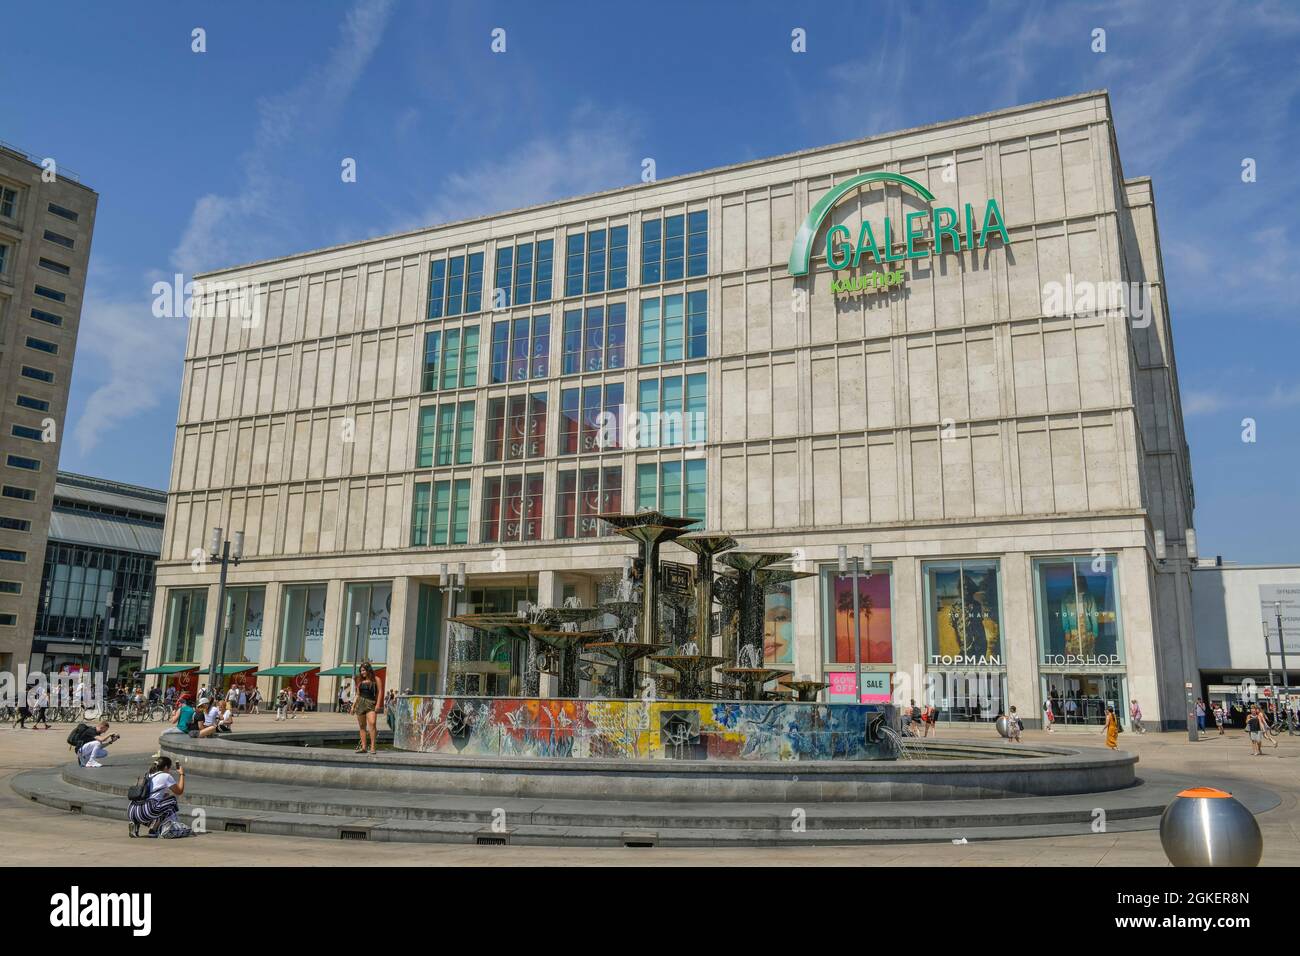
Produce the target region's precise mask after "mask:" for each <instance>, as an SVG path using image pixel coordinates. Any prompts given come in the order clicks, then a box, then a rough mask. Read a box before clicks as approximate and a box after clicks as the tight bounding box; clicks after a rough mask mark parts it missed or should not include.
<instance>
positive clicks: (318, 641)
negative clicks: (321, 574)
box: [280, 584, 325, 664]
mask: <svg viewBox="0 0 1300 956" xmlns="http://www.w3.org/2000/svg"><path fill="white" fill-rule="evenodd" d="M281 600H282V601H283V604H284V610H283V611H282V612H281V616H280V663H282V664H319V663H320V655H321V647H322V646H323V645H324V642H325V585H323V584H294V585H290V586H289V587H286V588H285V589H284V595H283V597H282V599H281Z"/></svg>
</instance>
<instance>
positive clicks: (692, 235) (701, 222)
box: [641, 210, 709, 285]
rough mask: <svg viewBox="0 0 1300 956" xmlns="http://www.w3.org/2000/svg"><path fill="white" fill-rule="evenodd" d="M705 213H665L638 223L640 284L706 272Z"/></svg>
mask: <svg viewBox="0 0 1300 956" xmlns="http://www.w3.org/2000/svg"><path fill="white" fill-rule="evenodd" d="M708 272H709V214H708V212H707V211H706V210H700V211H698V212H693V213H691V214H690V215H689V216H680V215H679V216H665V217H664V218H663V219H662V220H661V219H646V220H642V222H641V283H642V285H648V284H651V283H655V282H672V281H675V280H677V279H682V278H685V277H688V276H689V277H692V278H693V277H695V276H703V275H708Z"/></svg>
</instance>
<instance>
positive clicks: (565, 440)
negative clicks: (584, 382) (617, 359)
mask: <svg viewBox="0 0 1300 956" xmlns="http://www.w3.org/2000/svg"><path fill="white" fill-rule="evenodd" d="M622 435H623V386H622V385H621V384H609V385H604V386H601V385H588V386H586V387H585V388H565V389H561V391H560V450H559V454H561V455H577V454H579V453H582V454H585V453H587V452H593V451H601V450H604V449H609V448H621V447H622Z"/></svg>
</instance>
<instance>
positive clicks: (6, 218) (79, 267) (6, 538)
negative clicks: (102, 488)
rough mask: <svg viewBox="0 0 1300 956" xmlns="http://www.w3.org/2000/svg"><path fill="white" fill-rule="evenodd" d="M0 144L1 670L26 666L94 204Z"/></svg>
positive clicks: (64, 175) (70, 178) (50, 169)
mask: <svg viewBox="0 0 1300 956" xmlns="http://www.w3.org/2000/svg"><path fill="white" fill-rule="evenodd" d="M45 164H46V165H42V161H41V160H38V159H36V158H33V157H29V156H27V155H26V154H25V153H23V152H21V151H19V150H16V149H14V148H12V147H8V146H5V145H4V144H2V143H0V350H2V351H0V391H2V395H0V408H3V412H0V671H13V670H15V669H16V668H18V667H20V666H26V665H27V664H28V658H29V656H30V654H31V647H32V634H33V625H34V620H35V615H36V608H37V598H38V596H39V592H40V583H41V556H42V555H43V554H44V553H45V540H46V535H47V533H48V530H49V520H50V507H51V503H52V499H53V494H54V484H55V470H56V469H57V468H58V464H59V447H60V441H61V439H62V437H63V436H62V429H63V422H64V415H65V413H66V411H67V404H68V386H69V385H70V383H71V380H72V359H73V354H74V352H75V351H76V346H77V329H78V326H79V325H80V319H81V304H82V295H83V293H84V291H85V286H86V266H87V262H88V261H89V258H90V238H91V234H92V233H93V231H94V226H95V209H96V205H97V203H98V201H99V197H98V196H97V195H96V194H95V193H94V191H92V190H90V189H88V188H87V187H86V186H84V185H82V184H81V183H80V182H78V181H77V180H76V178H75V176H74V175H73V174H72V173H71V172H69V171H68V170H65V169H59V168H57V167H54V166H51V165H49V164H50V161H49V160H46V161H45Z"/></svg>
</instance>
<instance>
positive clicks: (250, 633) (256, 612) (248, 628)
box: [226, 588, 266, 664]
mask: <svg viewBox="0 0 1300 956" xmlns="http://www.w3.org/2000/svg"><path fill="white" fill-rule="evenodd" d="M265 601H266V588H230V589H229V590H227V591H226V661H227V663H231V664H236V663H243V664H256V663H257V662H258V660H259V659H260V655H261V653H262V609H263V606H264V604H265Z"/></svg>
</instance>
